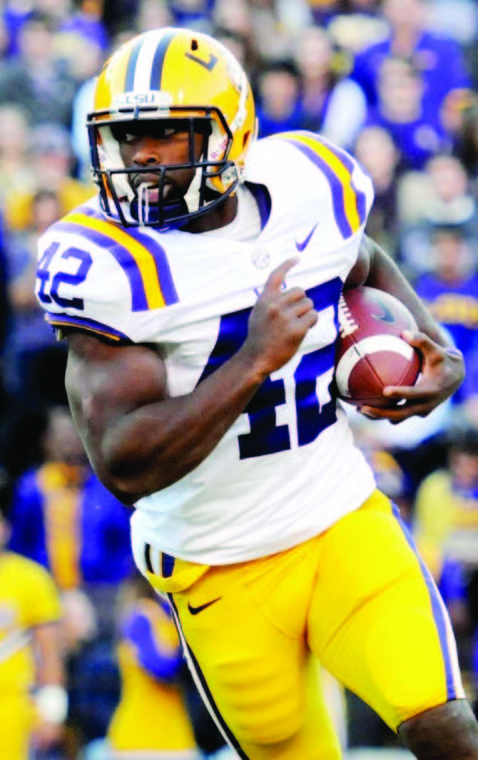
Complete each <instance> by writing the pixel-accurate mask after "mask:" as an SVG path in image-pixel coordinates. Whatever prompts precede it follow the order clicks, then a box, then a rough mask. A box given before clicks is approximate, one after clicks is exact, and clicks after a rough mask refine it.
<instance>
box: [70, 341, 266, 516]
mask: <svg viewBox="0 0 478 760" xmlns="http://www.w3.org/2000/svg"><path fill="white" fill-rule="evenodd" d="M264 379H265V377H264V375H263V373H261V372H260V371H258V370H257V367H256V365H255V363H254V361H251V360H250V359H249V357H248V356H247V355H246V354H245V353H243V352H239V353H238V354H236V355H235V356H234V357H232V359H230V360H229V361H228V362H227V363H226V364H224V365H223V366H222V367H220V368H219V369H217V370H216V371H215V372H214V373H213V374H212V375H210V377H208V378H207V379H205V380H204V381H203V382H201V383H200V384H199V385H198V386H197V388H195V390H194V391H193V392H192V393H190V394H187V395H184V396H179V397H175V398H167V399H162V400H158V401H150V402H149V403H145V404H143V405H141V406H138V407H137V408H135V409H132V410H130V411H128V412H127V413H123V412H122V411H118V410H115V409H114V408H113V409H112V403H113V404H114V402H112V400H111V398H110V399H108V398H106V397H103V396H102V394H101V393H100V394H98V395H97V396H96V398H95V400H94V401H93V404H92V405H90V408H89V410H88V411H86V410H85V408H84V406H83V407H82V406H81V403H78V400H77V401H76V403H75V401H74V400H73V404H72V407H73V412H74V414H75V417H76V419H77V422H78V426H79V428H80V430H81V431H82V432H83V439H84V442H85V445H86V448H87V450H88V453H89V455H90V458H91V460H92V462H93V464H94V467H95V469H96V471H97V473H98V475H99V477H100V479H101V480H102V481H103V482H104V484H105V485H106V486H107V487H108V488H109V489H110V490H111V491H112V492H113V493H115V494H116V496H117V497H118V498H119V499H120V500H121V501H123V502H124V503H127V504H132V503H135V502H136V501H138V499H140V498H141V497H143V496H146V495H149V494H151V493H154V492H156V491H160V490H162V489H163V488H166V487H167V486H169V485H171V484H173V483H175V482H177V481H178V480H180V479H181V478H183V477H184V476H185V475H187V474H188V473H189V472H191V471H192V470H193V469H195V468H196V467H197V466H198V465H199V464H201V462H203V461H204V460H205V459H206V457H207V456H208V455H209V454H210V453H211V452H212V451H213V449H214V448H215V446H216V445H217V444H218V442H219V441H220V440H221V438H223V436H224V435H225V433H226V432H227V430H228V429H229V428H230V427H231V425H232V424H233V423H234V421H235V420H236V419H237V417H238V416H239V415H240V414H241V413H242V412H243V411H244V409H245V407H246V406H247V404H248V402H249V401H250V399H251V398H252V397H253V395H254V393H255V392H256V390H257V389H258V387H259V386H260V385H261V383H262V382H263V380H264ZM109 392H110V393H112V394H113V397H114V389H112V388H111V387H110V389H109ZM114 418H115V419H114Z"/></svg>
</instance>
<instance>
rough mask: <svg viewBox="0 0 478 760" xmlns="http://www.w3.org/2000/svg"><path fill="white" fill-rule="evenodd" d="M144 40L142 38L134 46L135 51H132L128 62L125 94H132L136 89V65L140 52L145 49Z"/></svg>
mask: <svg viewBox="0 0 478 760" xmlns="http://www.w3.org/2000/svg"><path fill="white" fill-rule="evenodd" d="M143 42H144V39H143V37H140V38H139V39H138V41H137V42H136V43H135V45H134V46H133V49H132V51H131V54H130V57H129V61H128V67H127V69H126V76H125V81H124V91H125V92H131V91H132V90H133V89H134V75H135V71H136V63H137V61H138V56H139V51H140V50H141V48H142V47H143Z"/></svg>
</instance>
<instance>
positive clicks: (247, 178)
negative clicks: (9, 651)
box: [37, 28, 478, 760]
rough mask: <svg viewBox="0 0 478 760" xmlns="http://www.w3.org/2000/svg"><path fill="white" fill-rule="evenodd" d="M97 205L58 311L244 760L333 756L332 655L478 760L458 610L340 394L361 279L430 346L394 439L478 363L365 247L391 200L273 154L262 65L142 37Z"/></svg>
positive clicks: (128, 67)
mask: <svg viewBox="0 0 478 760" xmlns="http://www.w3.org/2000/svg"><path fill="white" fill-rule="evenodd" d="M88 129H89V135H90V142H91V152H92V164H93V172H94V176H95V178H96V181H97V183H98V188H99V193H98V197H97V199H96V200H94V201H92V202H91V203H88V204H86V205H85V206H82V207H80V208H79V209H77V210H76V211H75V212H74V213H71V214H69V215H68V216H66V217H65V218H63V219H62V220H61V221H60V222H58V223H57V224H55V225H54V226H53V227H52V228H51V229H50V230H49V231H48V232H47V233H46V234H45V235H44V237H43V238H42V241H41V246H40V254H39V263H38V272H37V275H38V285H37V294H38V299H39V302H40V304H41V305H42V306H43V307H44V308H45V310H46V312H47V318H48V320H49V321H50V323H51V324H52V325H53V326H54V327H55V328H56V329H57V330H58V331H59V333H60V334H61V335H64V336H66V338H67V340H68V344H69V361H68V368H67V375H66V384H67V390H68V394H69V399H70V404H71V408H72V412H73V415H74V417H75V420H76V423H77V425H78V429H79V431H80V433H81V435H82V437H83V441H84V444H85V447H86V450H87V452H88V454H89V457H90V458H91V461H92V463H93V465H94V467H95V469H96V471H97V473H98V475H99V477H100V478H101V479H102V481H103V482H104V483H105V485H106V486H107V487H108V488H110V489H111V490H112V491H113V492H114V493H115V494H116V495H117V496H118V497H119V498H120V499H122V500H123V501H124V502H125V503H129V504H134V505H135V507H136V509H135V512H134V515H133V518H132V544H133V552H134V555H135V560H136V563H137V565H138V567H139V569H140V570H141V571H142V573H143V574H144V575H145V576H146V577H147V578H148V579H149V580H150V582H151V584H152V585H153V586H154V588H156V589H157V590H158V591H159V592H160V593H162V594H164V595H167V596H168V598H169V600H170V603H171V606H172V609H173V612H174V616H175V620H176V624H177V627H178V631H179V635H180V638H181V641H182V645H183V648H184V652H185V654H186V657H187V660H188V663H189V666H190V668H191V671H192V673H193V675H194V678H195V680H196V684H197V686H198V689H199V690H200V692H201V694H202V696H203V698H204V699H205V701H206V703H207V704H208V706H209V709H210V710H211V713H212V714H213V715H214V717H215V719H216V721H217V724H218V726H219V727H220V729H221V731H222V732H223V734H224V736H225V737H226V738H227V739H228V741H229V742H230V744H231V745H232V746H233V747H234V748H235V751H236V753H237V754H238V755H239V756H240V757H242V758H251V759H252V760H267V759H268V758H275V760H286V759H287V760H289V758H290V760H297V758H301V760H313V759H315V758H317V759H318V758H321V760H335V759H336V758H339V757H340V748H339V742H338V740H337V738H336V736H335V734H334V731H333V729H332V723H331V720H330V718H329V716H328V713H327V709H326V705H325V700H324V698H323V696H322V691H321V688H320V684H319V683H318V678H319V673H320V671H319V669H318V668H317V667H313V662H314V661H313V657H314V656H315V657H318V659H319V660H320V661H321V663H322V664H323V666H324V668H326V669H327V670H328V671H329V672H330V673H332V674H333V675H334V676H335V677H336V678H337V679H338V680H339V681H341V682H342V683H343V684H345V685H346V686H347V687H348V688H350V689H351V690H353V691H354V692H356V693H357V694H358V695H360V696H361V697H362V698H363V699H365V700H366V701H367V702H368V703H369V704H370V705H371V706H372V707H373V708H374V709H375V710H376V711H377V712H378V713H379V714H380V715H381V716H382V718H383V719H384V720H385V721H386V722H387V723H388V725H389V726H391V727H392V729H393V730H394V731H397V732H399V734H400V737H401V739H402V741H403V743H404V744H405V745H406V746H407V747H408V748H410V750H411V751H412V752H413V753H414V754H415V755H416V757H417V758H420V759H422V760H425V758H434V760H451V758H453V760H459V759H464V758H478V731H477V725H476V722H475V719H474V717H473V714H472V711H471V709H470V707H469V705H468V702H467V701H466V699H465V695H464V691H463V686H462V683H461V679H460V673H459V668H458V662H457V656H456V651H455V644H454V639H453V634H452V631H451V626H450V623H449V619H448V617H447V613H446V611H445V608H444V605H443V603H442V601H441V599H440V597H439V595H438V593H437V590H436V588H435V586H434V584H433V582H432V580H431V578H430V575H429V573H428V571H427V569H426V568H425V567H424V565H423V563H422V561H421V559H420V557H419V556H418V555H417V554H416V552H415V550H414V547H413V545H412V543H411V539H410V537H409V535H408V534H407V532H406V529H405V528H404V526H403V524H402V522H401V520H400V516H399V514H398V513H397V511H396V510H395V509H394V507H393V505H392V504H391V503H390V502H389V500H388V499H387V498H385V496H384V495H383V494H381V493H380V492H379V491H377V489H376V485H375V482H374V478H373V475H372V472H371V470H370V468H369V467H368V465H367V464H366V462H365V460H364V457H363V456H362V454H361V453H360V451H359V450H358V449H357V448H356V447H355V446H354V443H353V439H352V435H351V432H350V430H349V427H348V424H347V419H346V415H345V413H344V411H343V410H342V409H341V407H340V405H339V404H338V403H337V400H336V397H335V395H334V384H333V375H334V344H335V340H336V337H337V328H338V319H337V306H338V301H339V298H340V295H341V292H342V290H343V288H349V287H355V286H358V285H360V284H364V283H367V284H368V285H371V286H374V287H378V288H381V289H382V290H386V291H388V292H390V293H392V294H393V295H395V296H398V297H399V298H400V300H401V301H402V302H403V303H405V304H406V305H407V306H408V308H409V309H410V310H411V311H412V312H413V314H414V316H415V318H416V320H417V323H418V325H419V329H420V332H419V333H417V334H414V335H411V336H408V339H409V342H410V343H411V344H412V345H413V346H414V347H415V348H417V349H418V350H419V351H420V352H421V353H422V355H423V372H422V377H421V379H420V380H419V382H418V383H417V384H416V386H414V387H407V388H393V387H391V388H388V389H386V390H385V391H384V393H386V395H387V396H388V397H389V399H390V401H391V404H393V403H394V402H396V401H397V400H399V399H401V400H402V401H403V403H402V404H401V405H399V406H396V405H395V406H391V407H390V408H388V409H371V408H364V409H363V411H364V412H365V413H368V414H369V415H373V416H375V417H377V418H378V417H382V418H388V419H389V420H391V421H392V422H399V421H401V420H404V419H406V418H407V417H410V416H411V415H416V414H418V415H426V414H428V413H429V412H430V411H431V410H432V409H434V408H435V407H436V406H437V405H438V404H439V403H440V402H441V401H443V400H444V399H446V398H448V397H449V396H450V395H451V394H452V393H453V392H454V391H455V389H456V388H457V387H458V386H459V385H460V383H461V381H462V379H463V374H464V369H463V360H462V357H461V355H460V354H459V353H457V352H456V351H454V350H453V349H452V348H450V347H449V346H448V345H447V343H446V339H445V338H444V337H443V336H442V334H441V332H440V330H439V328H438V326H437V325H436V324H435V323H434V321H433V320H432V318H431V317H430V315H429V314H428V312H427V311H426V310H425V309H424V307H423V306H422V305H421V303H420V301H419V299H418V298H417V297H416V296H415V294H414V292H413V290H412V289H411V287H410V286H409V285H408V284H407V282H406V281H405V279H404V278H403V277H402V275H401V274H400V272H399V271H398V269H397V268H396V266H395V265H394V264H393V262H392V261H391V260H390V259H389V258H388V257H387V256H386V255H385V254H384V253H383V252H382V251H381V250H380V249H379V248H378V247H377V246H375V245H374V244H373V243H372V242H371V241H369V240H368V239H366V238H364V227H365V223H366V220H367V214H368V211H369V209H370V206H371V204H372V197H373V191H372V186H371V181H370V179H369V178H368V176H367V175H366V174H365V173H364V172H363V170H362V169H361V168H360V166H359V165H358V164H357V163H356V161H355V160H354V159H353V158H352V157H351V156H349V155H348V154H346V153H344V152H343V151H342V150H339V149H338V148H336V147H334V146H333V145H331V144H330V143H328V142H326V141H325V140H323V139H321V138H320V136H318V135H315V134H311V133H307V132H298V133H288V134H280V135H277V136H272V137H270V138H267V139H264V140H260V141H257V142H255V139H254V138H255V133H256V124H255V112H254V102H253V96H252V93H251V88H250V85H249V82H248V80H247V78H246V76H245V73H244V71H243V70H242V68H241V67H240V65H239V64H238V63H237V61H236V60H235V59H234V58H233V57H232V55H231V54H230V53H229V52H228V51H227V50H226V49H225V48H224V47H223V46H222V45H220V44H218V43H217V42H215V41H214V40H213V39H211V38H210V37H208V36H205V35H203V34H200V33H197V32H195V31H189V30H187V29H174V28H166V29H161V30H159V31H149V32H146V33H144V34H142V35H140V36H138V37H136V38H134V39H132V40H130V41H128V42H126V43H125V44H124V45H122V46H121V47H119V48H118V50H117V51H116V52H115V53H114V54H113V56H112V57H111V59H110V60H109V62H108V63H107V64H106V66H105V68H104V69H103V71H102V73H101V74H100V76H99V78H98V82H97V87H96V99H95V106H94V111H93V112H92V114H91V115H90V117H89V119H88Z"/></svg>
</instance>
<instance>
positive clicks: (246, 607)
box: [172, 568, 340, 760]
mask: <svg viewBox="0 0 478 760" xmlns="http://www.w3.org/2000/svg"><path fill="white" fill-rule="evenodd" d="M240 578H241V571H240V570H239V571H237V573H234V570H231V569H227V568H222V569H218V568H216V569H212V570H210V571H209V572H208V573H207V574H206V575H205V576H204V577H203V578H201V580H200V581H198V582H197V583H196V584H194V586H193V587H192V588H190V589H189V590H187V591H185V592H182V593H179V594H174V595H173V597H172V602H173V605H174V607H175V610H176V615H177V618H178V620H179V627H180V632H181V635H182V637H183V644H185V648H186V652H187V656H188V659H189V665H190V668H191V670H192V672H193V676H194V678H195V681H196V685H197V686H198V688H199V690H200V692H201V695H202V696H203V698H204V699H205V702H206V704H207V705H208V707H209V709H210V711H211V713H212V714H213V717H215V719H216V722H217V723H218V725H219V727H220V729H221V730H222V732H223V734H224V735H225V737H226V738H227V739H228V741H229V742H230V743H231V744H232V745H233V746H235V747H236V751H237V752H238V754H239V755H240V757H243V758H250V759H251V760H269V758H274V760H296V758H297V757H300V758H301V760H315V759H316V758H317V760H318V759H319V758H321V760H337V758H339V757H340V751H339V748H338V744H337V740H336V738H335V735H334V732H333V729H332V726H331V722H330V719H329V718H328V715H327V711H326V709H325V706H324V704H323V701H322V697H321V692H320V687H319V685H318V683H317V680H316V679H317V676H318V672H317V671H318V669H317V668H315V669H311V668H310V663H309V654H308V652H307V650H306V647H305V642H304V638H303V636H300V637H296V638H294V637H291V636H290V635H287V634H286V633H284V632H283V631H282V630H280V629H279V628H278V627H277V626H276V625H274V624H273V623H272V622H270V620H269V618H268V617H266V615H265V614H263V612H262V611H261V608H260V606H259V605H258V604H257V602H256V600H255V599H254V598H253V597H252V595H251V592H250V590H249V588H248V587H247V585H246V584H244V583H243V582H242V581H241V580H240ZM216 599H217V600H218V601H215V602H214V604H210V605H209V606H208V607H204V608H203V609H201V611H200V612H197V609H198V608H201V607H202V606H203V605H205V604H207V603H208V602H210V601H212V600H216ZM191 608H192V612H191ZM194 613H195V614H194Z"/></svg>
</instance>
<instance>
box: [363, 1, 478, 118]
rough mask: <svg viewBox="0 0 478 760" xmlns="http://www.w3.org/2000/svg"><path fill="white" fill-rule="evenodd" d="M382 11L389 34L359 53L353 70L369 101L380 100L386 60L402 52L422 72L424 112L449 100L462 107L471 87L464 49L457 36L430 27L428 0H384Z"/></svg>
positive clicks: (435, 109)
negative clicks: (428, 21)
mask: <svg viewBox="0 0 478 760" xmlns="http://www.w3.org/2000/svg"><path fill="white" fill-rule="evenodd" d="M383 15H384V17H385V18H386V20H387V21H388V23H389V27H390V31H389V33H388V35H387V36H386V37H385V39H383V40H382V41H380V42H377V43H375V44H373V45H371V46H369V47H367V48H366V49H365V50H363V51H362V52H361V53H359V54H358V55H357V56H356V58H355V63H354V68H353V72H352V77H353V78H354V79H355V81H356V82H357V83H358V84H359V85H360V86H361V87H362V88H363V90H364V92H365V94H366V96H367V100H368V102H369V104H370V105H371V106H375V105H376V104H377V100H378V86H379V80H380V75H381V70H382V66H383V63H384V61H386V60H387V59H388V58H390V57H391V56H400V57H405V58H410V59H411V60H413V62H414V65H415V66H416V67H417V68H418V69H419V70H420V71H421V72H422V75H423V85H424V86H423V96H422V104H423V108H424V110H425V112H427V113H434V114H436V115H441V114H443V113H444V112H445V111H446V110H447V109H448V108H449V106H450V103H452V104H455V105H456V107H459V106H460V103H462V102H463V101H462V96H463V95H465V94H466V93H467V92H468V89H469V87H470V80H469V76H468V73H467V71H466V68H465V63H464V58H463V55H462V51H461V49H460V47H459V45H458V43H457V42H456V41H455V40H453V39H451V38H450V39H449V38H446V37H443V36H440V35H437V34H435V33H433V32H431V31H428V30H427V0H384V4H383ZM448 119H450V116H449V115H448Z"/></svg>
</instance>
